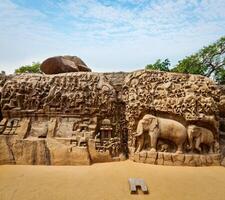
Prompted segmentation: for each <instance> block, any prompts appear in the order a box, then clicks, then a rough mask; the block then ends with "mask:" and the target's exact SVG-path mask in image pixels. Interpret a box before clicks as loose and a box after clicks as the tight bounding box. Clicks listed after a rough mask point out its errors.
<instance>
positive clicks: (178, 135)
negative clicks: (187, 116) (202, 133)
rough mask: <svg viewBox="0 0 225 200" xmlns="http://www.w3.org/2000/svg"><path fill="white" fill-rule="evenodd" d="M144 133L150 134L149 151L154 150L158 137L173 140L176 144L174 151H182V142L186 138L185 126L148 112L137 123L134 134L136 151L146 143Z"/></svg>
mask: <svg viewBox="0 0 225 200" xmlns="http://www.w3.org/2000/svg"><path fill="white" fill-rule="evenodd" d="M145 134H148V135H149V136H150V137H149V138H150V141H149V143H150V146H151V151H156V146H157V141H158V138H162V139H168V140H170V141H172V142H174V143H175V144H176V145H177V151H176V153H182V152H183V144H184V142H185V141H186V139H187V131H186V128H185V127H184V126H183V125H182V124H181V123H179V122H177V121H175V120H171V119H164V118H159V117H155V116H153V115H149V114H147V115H145V116H144V117H143V118H142V119H141V120H140V121H139V123H138V126H137V131H136V134H135V137H136V141H137V149H136V152H139V151H141V150H142V149H143V146H144V144H145V143H146V141H145V138H146V137H145Z"/></svg>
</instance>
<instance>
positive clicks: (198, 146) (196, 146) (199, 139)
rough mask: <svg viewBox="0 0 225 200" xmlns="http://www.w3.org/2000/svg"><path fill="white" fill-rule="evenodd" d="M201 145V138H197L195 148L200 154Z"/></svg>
mask: <svg viewBox="0 0 225 200" xmlns="http://www.w3.org/2000/svg"><path fill="white" fill-rule="evenodd" d="M200 144H201V138H200V137H198V138H196V143H195V148H196V149H197V150H198V151H199V152H202V149H201V147H200Z"/></svg>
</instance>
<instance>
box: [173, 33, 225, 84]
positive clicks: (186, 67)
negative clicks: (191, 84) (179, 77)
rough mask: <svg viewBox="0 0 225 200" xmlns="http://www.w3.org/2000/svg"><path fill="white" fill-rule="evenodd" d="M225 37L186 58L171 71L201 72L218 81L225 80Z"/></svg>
mask: <svg viewBox="0 0 225 200" xmlns="http://www.w3.org/2000/svg"><path fill="white" fill-rule="evenodd" d="M224 69H225V37H221V38H220V39H219V40H217V41H216V42H215V43H213V44H211V45H209V46H206V47H203V48H202V49H201V50H199V51H198V52H197V53H195V54H193V55H191V56H188V57H186V58H184V59H183V60H181V61H179V62H178V65H177V66H176V67H174V68H173V69H172V70H171V71H173V72H182V73H190V74H201V75H204V76H207V77H211V78H213V79H215V80H217V81H218V82H221V81H222V80H225V79H223V78H225V75H224V74H225V72H224Z"/></svg>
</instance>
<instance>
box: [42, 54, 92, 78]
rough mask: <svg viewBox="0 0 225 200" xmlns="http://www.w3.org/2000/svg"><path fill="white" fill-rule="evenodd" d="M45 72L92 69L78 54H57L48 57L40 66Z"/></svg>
mask: <svg viewBox="0 0 225 200" xmlns="http://www.w3.org/2000/svg"><path fill="white" fill-rule="evenodd" d="M40 68H41V71H42V72H44V73H45V74H59V73H68V72H90V71H91V69H89V68H88V66H87V65H86V64H85V63H84V61H82V60H81V59H80V58H79V57H77V56H55V57H51V58H48V59H46V60H45V61H43V63H42V64H41V66H40Z"/></svg>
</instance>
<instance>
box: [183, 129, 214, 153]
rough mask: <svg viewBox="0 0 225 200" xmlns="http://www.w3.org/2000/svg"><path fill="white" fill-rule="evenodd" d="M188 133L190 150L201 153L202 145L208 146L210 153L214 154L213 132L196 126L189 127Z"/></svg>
mask: <svg viewBox="0 0 225 200" xmlns="http://www.w3.org/2000/svg"><path fill="white" fill-rule="evenodd" d="M187 133H188V141H189V145H190V147H189V148H190V149H191V150H192V151H193V150H194V149H197V150H198V151H199V152H200V153H201V152H202V148H201V147H200V144H206V145H208V146H209V153H213V148H214V143H215V139H214V135H213V132H212V131H211V130H209V129H206V128H203V127H200V126H196V125H189V126H188V128H187Z"/></svg>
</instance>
